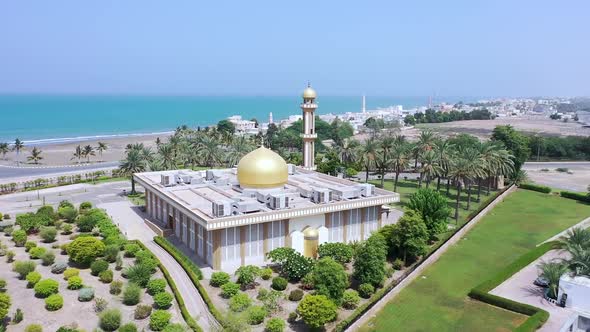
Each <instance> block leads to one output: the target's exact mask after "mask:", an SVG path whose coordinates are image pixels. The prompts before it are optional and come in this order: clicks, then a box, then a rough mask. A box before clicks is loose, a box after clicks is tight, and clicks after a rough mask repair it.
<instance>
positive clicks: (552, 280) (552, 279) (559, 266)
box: [539, 262, 567, 299]
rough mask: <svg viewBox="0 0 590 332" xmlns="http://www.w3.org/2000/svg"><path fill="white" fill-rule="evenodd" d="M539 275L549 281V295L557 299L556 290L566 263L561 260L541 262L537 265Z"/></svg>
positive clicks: (564, 271) (565, 270)
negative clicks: (539, 271)
mask: <svg viewBox="0 0 590 332" xmlns="http://www.w3.org/2000/svg"><path fill="white" fill-rule="evenodd" d="M539 268H540V270H541V276H542V277H543V278H545V279H547V282H548V283H549V291H550V293H549V294H548V295H549V297H551V298H552V299H557V290H558V289H559V279H560V278H561V276H562V275H563V274H564V273H566V272H567V265H565V264H563V263H561V262H542V263H541V264H540V265H539Z"/></svg>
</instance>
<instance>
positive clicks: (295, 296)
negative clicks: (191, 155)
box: [289, 289, 304, 302]
mask: <svg viewBox="0 0 590 332" xmlns="http://www.w3.org/2000/svg"><path fill="white" fill-rule="evenodd" d="M303 295H304V293H303V291H302V290H301V289H294V290H292V291H291V293H289V301H294V302H297V301H301V299H302V298H303Z"/></svg>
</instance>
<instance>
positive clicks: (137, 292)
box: [123, 283, 141, 305]
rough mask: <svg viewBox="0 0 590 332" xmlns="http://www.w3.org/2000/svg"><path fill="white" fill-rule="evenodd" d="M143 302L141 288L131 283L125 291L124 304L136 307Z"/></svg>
mask: <svg viewBox="0 0 590 332" xmlns="http://www.w3.org/2000/svg"><path fill="white" fill-rule="evenodd" d="M140 300H141V287H139V286H138V285H136V284H134V283H129V284H128V285H127V287H125V290H124V291H123V303H124V304H126V305H136V304H138V303H139V301H140Z"/></svg>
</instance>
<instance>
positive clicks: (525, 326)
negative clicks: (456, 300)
mask: <svg viewBox="0 0 590 332" xmlns="http://www.w3.org/2000/svg"><path fill="white" fill-rule="evenodd" d="M558 247H559V243H558V242H556V241H554V242H546V243H543V244H542V245H540V246H538V247H536V248H534V249H533V250H531V251H529V252H527V253H526V254H524V255H522V256H520V257H519V258H518V259H517V260H515V261H514V262H512V263H511V264H510V265H508V266H507V267H505V268H504V269H502V270H500V271H499V272H498V273H496V275H494V276H493V277H492V278H491V279H489V280H486V281H484V282H482V283H481V284H479V285H477V286H476V287H475V288H473V289H472V290H471V291H470V292H469V294H468V295H469V297H471V298H472V299H476V300H479V301H482V302H485V303H487V304H491V305H494V306H497V307H500V308H503V309H506V310H510V311H514V312H517V313H520V314H523V315H527V316H530V317H529V318H527V320H526V321H525V322H524V323H522V324H521V325H520V326H518V327H517V328H516V329H515V331H521V332H525V331H527V332H533V331H536V330H537V329H538V328H540V327H541V326H543V324H544V323H545V322H546V321H547V319H548V318H549V313H548V312H547V311H545V310H543V309H539V308H537V307H534V306H532V305H528V304H524V303H520V302H516V301H512V300H509V299H506V298H503V297H501V296H496V295H492V294H490V293H489V292H490V291H491V290H492V289H494V288H496V287H497V286H498V285H500V284H501V283H502V282H504V281H505V280H506V279H508V278H510V277H511V276H512V275H514V274H515V273H517V272H518V271H520V270H522V269H523V268H524V267H526V266H527V265H529V264H531V263H532V262H533V261H535V260H536V259H538V258H539V257H541V256H543V255H544V254H545V253H546V252H548V251H549V250H552V249H557V248H558Z"/></svg>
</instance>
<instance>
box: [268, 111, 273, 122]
mask: <svg viewBox="0 0 590 332" xmlns="http://www.w3.org/2000/svg"><path fill="white" fill-rule="evenodd" d="M271 123H273V122H272V112H270V113H268V124H271Z"/></svg>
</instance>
